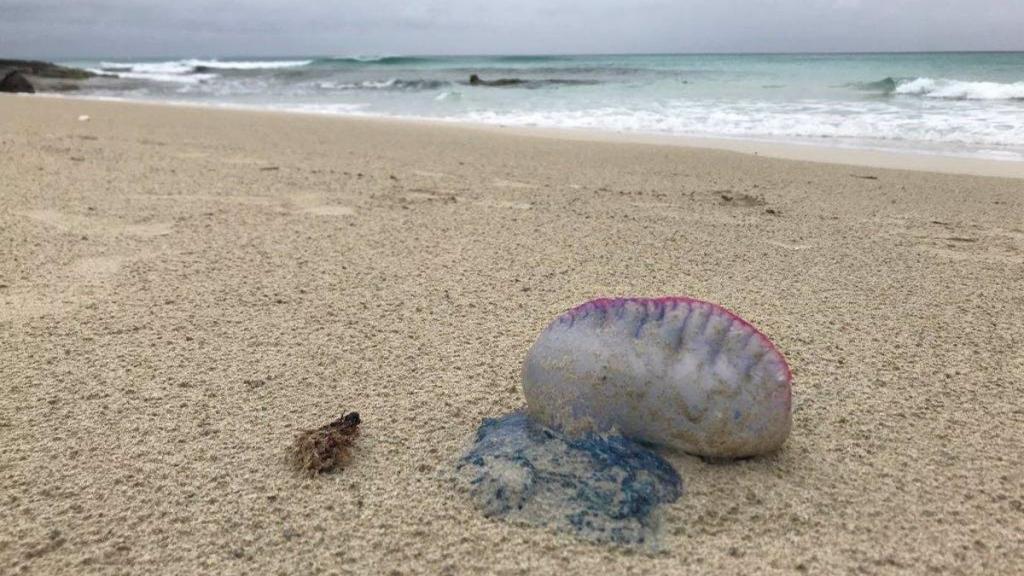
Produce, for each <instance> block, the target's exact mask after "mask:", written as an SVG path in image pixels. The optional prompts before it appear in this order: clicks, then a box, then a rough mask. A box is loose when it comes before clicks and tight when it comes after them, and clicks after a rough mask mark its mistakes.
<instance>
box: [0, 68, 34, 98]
mask: <svg viewBox="0 0 1024 576" xmlns="http://www.w3.org/2000/svg"><path fill="white" fill-rule="evenodd" d="M35 91H36V89H35V88H33V87H32V83H31V82H29V81H28V79H27V78H25V77H24V76H23V75H22V74H21V72H18V71H17V70H14V71H13V72H10V73H8V74H7V75H6V76H4V78H3V80H0V92H15V93H18V92H22V93H26V94H32V93H34V92H35Z"/></svg>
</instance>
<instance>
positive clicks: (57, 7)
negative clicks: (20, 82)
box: [0, 0, 1024, 58]
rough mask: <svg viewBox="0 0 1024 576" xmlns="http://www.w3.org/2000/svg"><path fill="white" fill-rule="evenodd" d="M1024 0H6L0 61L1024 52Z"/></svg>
mask: <svg viewBox="0 0 1024 576" xmlns="http://www.w3.org/2000/svg"><path fill="white" fill-rule="evenodd" d="M1022 30H1024V1H1022V0H632V1H627V0H360V1H353V0H159V1H158V0H0V57H4V56H8V57H10V56H15V57H39V58H70V57H81V58H84V57H94V56H95V57H98V56H110V57H131V56H139V57H141V56H172V55H177V56H217V55H221V56H227V55H233V56H246V55H249V56H258V55H332V56H341V55H359V54H362V55H369V54H537V53H618V52H801V51H808V52H830V51H888V50H892V51H898V50H909V51H917V50H920V51H927V50H1024V32H1022Z"/></svg>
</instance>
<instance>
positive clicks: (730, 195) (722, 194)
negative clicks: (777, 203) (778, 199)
mask: <svg viewBox="0 0 1024 576" xmlns="http://www.w3.org/2000/svg"><path fill="white" fill-rule="evenodd" d="M714 193H715V194H717V195H718V197H719V198H721V199H722V203H723V204H727V205H732V206H745V207H750V206H764V205H765V204H766V202H765V200H764V198H763V197H761V196H752V195H750V194H744V193H742V192H740V193H738V194H737V193H734V192H732V190H716V191H715V192H714Z"/></svg>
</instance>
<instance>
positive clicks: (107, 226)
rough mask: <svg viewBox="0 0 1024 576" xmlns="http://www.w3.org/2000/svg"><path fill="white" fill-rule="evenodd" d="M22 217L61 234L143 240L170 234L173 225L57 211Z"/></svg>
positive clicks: (25, 213)
mask: <svg viewBox="0 0 1024 576" xmlns="http://www.w3.org/2000/svg"><path fill="white" fill-rule="evenodd" d="M21 215H22V216H25V217H27V218H30V219H32V220H35V221H36V222H41V223H43V224H45V225H47V226H50V227H52V228H56V229H57V230H60V231H61V232H67V233H72V234H96V235H102V234H128V235H130V236H139V237H142V238H152V237H156V236H165V235H167V234H170V233H171V231H172V229H173V226H174V225H173V224H172V223H170V222H146V223H140V224H127V225H125V224H120V223H111V222H110V221H109V220H104V219H102V218H97V217H89V216H80V215H77V214H67V213H64V212H58V211H56V210H33V211H30V212H21Z"/></svg>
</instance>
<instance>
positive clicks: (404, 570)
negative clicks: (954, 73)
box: [0, 96, 1024, 574]
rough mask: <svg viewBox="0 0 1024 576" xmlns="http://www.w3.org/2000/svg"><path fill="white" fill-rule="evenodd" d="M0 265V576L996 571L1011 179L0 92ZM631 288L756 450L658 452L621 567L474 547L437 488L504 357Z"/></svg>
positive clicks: (484, 526) (513, 365)
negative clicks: (675, 481)
mask: <svg viewBox="0 0 1024 576" xmlns="http://www.w3.org/2000/svg"><path fill="white" fill-rule="evenodd" d="M80 115H88V116H89V120H88V121H80V120H79V119H78V118H79V116H80ZM950 162H955V160H950ZM0 253H2V258H0V389H2V395H0V509H2V510H3V514H2V516H3V521H2V523H0V573H4V574H20V573H32V574H56V573H79V574H84V573H94V572H104V573H177V574H187V573H201V572H207V573H209V572H216V573H223V574H242V573H246V574H249V573H255V574H291V573H327V574H416V573H421V574H466V573H481V574H484V573H486V574H490V573H496V574H518V573H538V574H542V573H554V572H556V571H558V572H559V573H566V574H574V573H579V574H620V573H634V574H679V573H711V572H714V573H723V574H753V573H757V574H772V573H809V574H921V573H942V574H981V573H985V574H1019V573H1020V571H1021V569H1022V567H1024V449H1022V445H1024V351H1022V349H1024V180H1019V179H1010V178H994V177H979V176H966V175H950V174H936V173H928V172H912V171H899V170H891V169H881V168H870V167H864V166H856V167H852V166H845V165H838V164H826V163H811V162H801V161H794V160H782V159H770V158H765V157H763V156H754V155H750V154H740V153H737V152H729V151H721V150H708V149H696V148H686V147H673V146H657V145H653V144H631V143H624V142H606V141H601V142H597V141H585V140H581V139H580V138H572V139H568V138H556V137H551V136H543V137H540V136H531V135H527V134H522V133H515V134H503V133H502V131H501V130H500V129H493V128H492V129H479V128H466V127H457V126H438V125H421V124H414V123H407V122H398V121H384V120H358V119H343V118H333V117H319V116H308V115H289V114H281V113H269V112H244V111H227V110H213V109H200V108H187V107H180V106H179V107H172V106H157V105H144V104H125V103H110V102H88V101H77V100H69V99H57V98H39V97H14V96H3V97H0ZM661 294H686V295H690V296H694V297H697V298H702V299H707V300H711V301H714V302H718V303H720V304H722V305H724V306H726V307H728V308H730V309H732V310H734V311H735V312H737V313H738V314H740V315H741V316H743V317H745V318H746V319H748V320H750V321H751V322H752V323H754V324H755V325H757V326H759V327H760V328H761V329H762V330H763V331H764V332H765V333H766V334H768V335H769V336H770V337H771V338H772V339H774V340H775V342H776V343H777V344H778V345H779V347H780V349H781V350H782V351H783V352H784V353H785V354H786V355H787V357H788V359H789V362H790V364H791V366H792V369H793V373H794V378H795V379H794V405H795V408H794V426H793V432H792V435H791V437H790V439H789V441H788V442H787V444H786V445H785V448H784V449H783V450H782V451H781V452H780V453H778V454H776V455H773V456H770V457H762V458H755V459H750V460H745V461H740V462H733V463H717V464H716V463H706V462H704V461H702V460H700V459H698V458H694V457H690V456H686V455H680V454H665V456H666V457H667V458H668V459H669V460H670V461H671V462H672V464H674V465H675V466H676V468H677V469H678V470H679V472H680V475H681V476H682V478H683V481H684V483H685V485H686V494H685V495H684V496H683V497H682V498H681V499H679V500H678V501H677V502H675V503H674V504H672V505H671V506H669V507H668V509H667V511H666V514H665V518H664V524H663V528H662V534H661V539H660V550H657V551H653V552H651V551H644V550H634V549H628V548H614V547H609V546H603V545H592V544H587V543H584V542H581V541H579V540H577V539H575V538H574V537H573V536H571V535H568V534H559V533H554V532H550V531H547V530H544V529H537V528H530V527H523V526H517V525H511V524H508V523H505V522H502V521H500V520H490V519H487V518H484V517H482V515H481V514H480V513H479V512H478V511H477V510H475V509H474V508H473V507H472V505H471V503H470V500H469V499H468V498H467V497H466V496H465V495H464V494H462V493H460V492H459V491H458V490H457V489H456V488H455V487H453V485H452V484H451V483H450V482H449V480H448V474H449V472H450V471H451V469H452V466H453V463H454V462H455V460H456V458H457V457H458V456H459V455H460V454H461V452H462V450H463V449H464V448H465V446H466V443H467V441H468V440H470V439H471V437H472V436H473V433H474V431H475V430H476V427H477V426H478V424H479V423H480V421H481V419H483V418H486V417H491V416H499V415H502V414H505V413H507V412H509V411H511V410H514V409H516V408H519V407H522V406H523V404H524V401H523V396H522V392H521V390H520V386H519V370H520V366H521V363H522V360H523V357H524V355H525V353H526V351H527V349H528V347H529V346H530V344H531V343H532V342H533V340H534V338H535V337H536V335H537V334H538V332H539V331H540V330H541V328H543V327H544V326H545V325H546V324H547V323H548V322H549V321H550V320H551V319H552V318H553V317H554V315H555V314H557V313H558V312H560V311H562V310H564V309H566V308H568V307H570V306H572V305H574V304H577V303H580V302H582V301H584V300H587V299H590V298H592V297H596V296H601V295H661ZM351 410H357V411H358V412H359V413H360V414H361V416H362V419H363V426H362V435H361V437H360V438H359V439H358V441H357V444H356V451H355V455H354V458H353V460H352V462H351V463H350V465H349V466H348V468H346V469H345V470H343V471H341V472H339V473H336V474H330V475H325V476H321V477H318V478H314V479H309V478H306V477H304V476H301V475H298V474H296V473H294V472H293V471H292V470H291V469H289V467H288V466H287V464H286V453H287V449H288V447H289V446H290V444H291V442H292V440H293V438H294V436H295V433H296V431H297V430H298V429H300V428H311V427H315V426H319V425H321V424H324V423H326V422H328V421H330V420H333V419H335V418H337V417H339V416H340V415H341V414H342V413H343V412H347V411H351Z"/></svg>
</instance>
